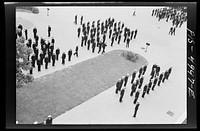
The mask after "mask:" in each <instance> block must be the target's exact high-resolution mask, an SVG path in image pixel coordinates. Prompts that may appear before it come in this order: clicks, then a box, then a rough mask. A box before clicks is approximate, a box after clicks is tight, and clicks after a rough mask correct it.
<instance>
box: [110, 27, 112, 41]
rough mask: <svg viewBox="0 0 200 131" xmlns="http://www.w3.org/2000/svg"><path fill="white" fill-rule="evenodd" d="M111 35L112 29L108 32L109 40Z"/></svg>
mask: <svg viewBox="0 0 200 131" xmlns="http://www.w3.org/2000/svg"><path fill="white" fill-rule="evenodd" d="M111 35H112V29H110V31H109V39H110V37H111Z"/></svg>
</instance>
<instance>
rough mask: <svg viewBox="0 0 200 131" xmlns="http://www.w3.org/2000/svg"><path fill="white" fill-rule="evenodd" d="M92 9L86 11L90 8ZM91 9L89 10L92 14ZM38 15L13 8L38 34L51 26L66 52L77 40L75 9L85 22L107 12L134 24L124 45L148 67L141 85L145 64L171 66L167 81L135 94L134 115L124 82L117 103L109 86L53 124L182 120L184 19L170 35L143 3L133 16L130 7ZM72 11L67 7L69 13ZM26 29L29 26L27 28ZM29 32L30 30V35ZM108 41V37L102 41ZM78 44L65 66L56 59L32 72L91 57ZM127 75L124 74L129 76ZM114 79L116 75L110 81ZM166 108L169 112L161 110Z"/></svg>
mask: <svg viewBox="0 0 200 131" xmlns="http://www.w3.org/2000/svg"><path fill="white" fill-rule="evenodd" d="M91 10H92V11H91ZM94 10H95V12H96V13H95V14H98V15H95V14H94ZM40 11H41V13H40V14H39V15H33V14H28V15H27V14H25V13H18V14H17V16H21V17H22V18H24V19H27V20H31V21H32V23H34V24H35V26H36V27H38V34H39V35H41V36H44V37H46V34H47V30H46V29H47V26H48V24H50V25H51V26H52V33H53V34H52V35H53V36H54V37H55V39H56V44H55V46H56V47H60V48H61V52H62V51H65V52H67V51H68V50H69V49H70V48H72V49H73V50H74V49H75V46H76V45H80V44H79V43H80V39H78V38H77V36H76V35H77V33H76V29H77V27H78V26H77V25H74V24H73V21H74V16H75V14H78V16H80V15H83V16H84V18H85V21H86V22H87V21H93V20H98V19H101V20H105V19H106V18H108V17H110V16H112V17H114V18H115V19H116V20H117V21H123V22H124V23H125V25H127V27H130V28H131V29H138V35H137V39H135V40H133V41H131V43H130V48H129V49H128V50H131V51H133V52H136V53H139V54H140V55H142V56H144V57H145V58H146V59H147V61H148V63H149V66H148V68H147V72H146V75H145V79H144V83H143V85H144V84H146V83H147V82H148V79H149V74H150V70H151V67H152V65H153V64H154V63H157V64H158V65H159V66H160V67H161V71H165V70H166V69H168V68H169V67H173V70H172V74H171V76H170V78H169V80H168V81H166V82H165V83H163V84H161V86H160V87H155V91H153V92H150V95H147V96H146V97H145V98H144V99H142V98H141V97H140V98H139V99H138V100H139V102H140V107H139V110H138V113H137V117H136V118H133V117H132V114H133V111H134V110H133V109H134V105H133V103H132V101H133V98H131V97H130V96H129V93H130V82H128V83H129V84H128V85H127V89H126V91H125V96H124V98H123V103H119V102H118V100H119V95H116V94H115V93H114V90H115V86H114V85H113V87H111V88H109V89H108V90H106V91H104V92H102V93H100V94H99V95H97V96H95V97H93V98H91V99H90V100H88V101H86V102H84V103H82V104H81V105H79V106H77V107H75V108H73V109H71V110H69V111H67V112H66V113H64V114H63V115H61V116H58V117H57V118H55V119H54V120H53V124H94V123H95V124H150V123H154V124H158V123H159V124H161V123H166V124H176V123H182V122H183V121H184V120H185V118H186V116H187V114H186V112H187V108H186V107H187V104H186V102H187V101H186V100H187V99H186V96H187V95H186V23H184V24H183V26H182V27H181V28H179V29H178V30H177V32H176V35H175V36H171V35H168V31H169V28H170V26H171V22H168V23H167V22H165V20H161V21H160V22H158V21H157V19H156V18H155V17H152V16H151V9H150V8H147V7H143V8H136V16H135V17H132V12H133V9H131V8H123V9H122V8H121V9H120V10H119V9H116V8H115V9H114V8H112V10H111V9H109V8H105V9H103V10H102V9H99V8H95V9H94V8H93V9H87V8H85V9H83V8H82V9H80V8H79V9H72V8H70V9H64V8H62V9H53V8H50V16H49V17H47V16H46V8H44V9H40ZM72 11H73V12H72ZM31 33H32V30H31ZM30 35H32V34H30ZM107 42H108V43H109V42H110V41H107ZM146 42H148V43H150V44H151V46H150V47H149V48H148V51H147V52H144V50H142V49H141V47H145V43H146ZM114 49H127V48H125V45H124V44H120V45H114V47H112V48H111V47H110V46H109V47H108V48H106V50H107V51H109V50H114ZM97 55H98V54H97V53H95V54H92V53H91V52H90V51H87V50H86V49H84V48H81V49H80V55H79V56H80V57H79V58H75V57H74V58H72V61H71V62H70V63H68V62H67V63H66V65H65V66H62V65H61V64H59V63H58V64H56V67H50V68H49V69H48V70H45V71H44V69H43V68H44V67H42V70H43V71H42V72H40V73H38V72H37V71H34V77H35V78H37V77H40V76H43V75H45V74H49V73H52V72H54V71H56V70H60V69H62V68H65V67H69V66H70V65H73V64H75V63H79V62H81V61H84V60H86V59H89V58H92V57H95V56H97ZM129 80H130V79H129ZM116 81H117V80H116ZM168 111H172V112H173V113H174V115H173V116H172V117H171V116H169V115H168V114H167V112H168Z"/></svg>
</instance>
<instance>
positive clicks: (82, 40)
mask: <svg viewBox="0 0 200 131" xmlns="http://www.w3.org/2000/svg"><path fill="white" fill-rule="evenodd" d="M84 38H85V37H84V36H82V38H81V47H83V42H84Z"/></svg>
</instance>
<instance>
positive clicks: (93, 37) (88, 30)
mask: <svg viewBox="0 0 200 131" xmlns="http://www.w3.org/2000/svg"><path fill="white" fill-rule="evenodd" d="M77 19H78V18H77V15H76V16H75V21H74V23H75V24H76V25H77ZM80 25H81V26H80V27H78V29H77V32H78V35H77V36H78V38H80V37H81V47H83V46H86V47H87V50H90V48H92V52H93V53H94V52H95V49H96V48H98V53H100V52H101V49H102V54H103V53H105V48H106V47H107V46H108V42H106V39H110V40H111V43H110V45H111V46H113V44H114V42H115V41H116V42H117V43H118V44H120V42H121V39H122V35H123V36H124V40H123V42H125V43H126V47H127V48H129V44H130V41H131V40H132V39H133V38H134V39H135V38H136V36H137V29H136V30H135V31H134V30H131V29H130V28H127V27H124V23H121V21H119V22H117V21H116V20H115V19H114V18H110V17H109V18H107V19H106V20H105V21H102V22H101V21H100V19H99V20H97V21H93V22H92V23H90V22H87V23H83V16H81V20H80Z"/></svg>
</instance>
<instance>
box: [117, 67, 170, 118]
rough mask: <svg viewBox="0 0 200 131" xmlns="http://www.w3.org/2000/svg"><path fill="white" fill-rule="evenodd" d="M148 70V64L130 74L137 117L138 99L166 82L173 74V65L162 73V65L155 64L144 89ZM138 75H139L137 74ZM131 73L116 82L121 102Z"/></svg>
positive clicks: (131, 93) (131, 92)
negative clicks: (145, 75)
mask: <svg viewBox="0 0 200 131" xmlns="http://www.w3.org/2000/svg"><path fill="white" fill-rule="evenodd" d="M146 70H147V65H144V66H143V67H141V68H139V70H138V71H136V70H134V72H133V73H132V75H131V76H130V77H131V79H130V83H131V87H130V89H131V91H130V97H133V98H134V99H133V104H134V105H135V109H134V115H133V117H136V113H137V110H138V107H139V102H138V99H139V97H140V95H141V97H142V98H145V94H148V95H149V94H150V92H151V90H152V91H154V90H155V87H156V86H160V84H161V83H164V82H165V80H168V78H169V75H170V74H171V71H172V67H170V68H169V69H168V70H166V71H165V72H161V73H160V66H158V65H157V64H153V66H152V68H151V72H150V79H149V82H148V83H146V84H144V86H143V89H142V84H143V81H144V74H145V72H146ZM136 75H137V76H136ZM128 77H129V74H127V75H126V76H122V78H120V79H119V80H118V81H117V83H116V90H115V93H116V94H118V92H120V93H119V95H120V96H119V102H120V103H122V102H123V97H124V94H125V91H126V88H127V87H126V86H127V82H128Z"/></svg>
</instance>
